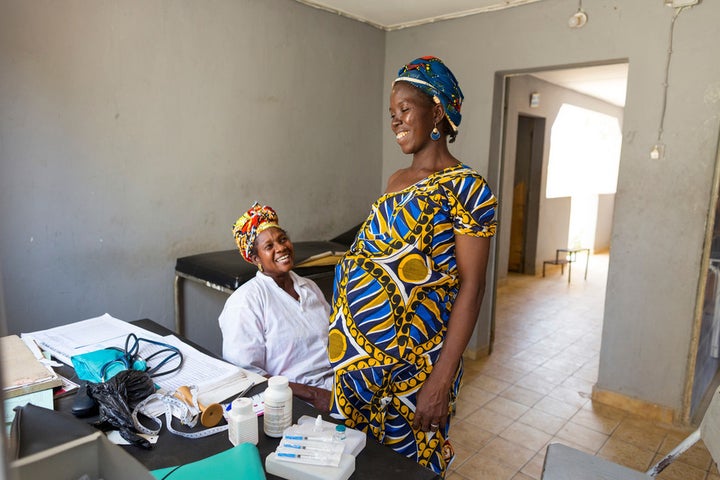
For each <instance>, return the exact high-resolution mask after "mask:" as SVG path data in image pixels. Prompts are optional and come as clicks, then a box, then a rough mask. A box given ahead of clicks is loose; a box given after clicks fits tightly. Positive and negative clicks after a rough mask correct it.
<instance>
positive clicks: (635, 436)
mask: <svg viewBox="0 0 720 480" xmlns="http://www.w3.org/2000/svg"><path fill="white" fill-rule="evenodd" d="M667 434H668V431H667V430H665V429H663V428H661V427H658V426H656V425H654V424H653V423H652V422H648V421H646V420H642V419H637V418H625V419H624V420H622V422H620V425H618V427H617V429H615V432H613V438H617V439H618V440H622V441H624V442H628V443H631V444H633V445H635V446H637V447H641V448H643V449H645V450H650V451H652V452H653V453H654V452H656V451H658V449H659V448H660V444H661V443H662V442H663V440H664V439H665V436H666V435H667Z"/></svg>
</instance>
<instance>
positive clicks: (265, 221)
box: [232, 202, 280, 263]
mask: <svg viewBox="0 0 720 480" xmlns="http://www.w3.org/2000/svg"><path fill="white" fill-rule="evenodd" d="M270 227H277V228H280V225H279V224H278V216H277V213H275V210H273V209H272V208H271V207H269V206H267V205H260V204H259V203H258V202H255V203H254V204H253V206H252V207H250V210H248V211H247V212H245V213H244V214H243V215H242V216H241V217H240V218H238V219H237V221H236V222H235V224H234V225H233V230H232V231H233V237H235V243H236V244H237V246H238V250H240V253H241V254H242V256H243V258H244V259H245V260H247V261H248V262H250V263H253V261H252V256H251V255H252V249H253V245H255V239H256V238H257V236H258V235H259V234H260V232H262V231H264V230H267V229H268V228H270Z"/></svg>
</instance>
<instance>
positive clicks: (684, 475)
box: [655, 461, 707, 480]
mask: <svg viewBox="0 0 720 480" xmlns="http://www.w3.org/2000/svg"><path fill="white" fill-rule="evenodd" d="M706 475H707V470H704V469H700V468H697V467H693V466H692V465H688V464H687V463H682V462H679V461H675V462H673V463H671V464H670V465H669V466H668V467H667V468H666V469H665V470H663V471H662V472H660V474H659V475H658V476H657V477H655V478H656V479H658V480H705V476H706Z"/></svg>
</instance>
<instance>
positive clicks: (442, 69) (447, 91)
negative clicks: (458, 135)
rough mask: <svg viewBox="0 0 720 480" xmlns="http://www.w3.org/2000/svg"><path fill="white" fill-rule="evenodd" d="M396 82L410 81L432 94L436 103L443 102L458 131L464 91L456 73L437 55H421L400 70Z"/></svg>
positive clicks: (452, 125)
mask: <svg viewBox="0 0 720 480" xmlns="http://www.w3.org/2000/svg"><path fill="white" fill-rule="evenodd" d="M396 82H408V83H411V84H413V85H415V86H416V87H417V88H419V89H420V90H422V91H423V92H425V93H427V94H428V95H430V96H431V97H432V99H433V101H434V102H435V103H442V106H443V109H444V110H445V117H447V119H448V121H449V122H450V126H451V127H452V129H453V131H454V132H457V130H458V125H460V120H462V115H460V107H461V106H462V101H463V98H464V97H463V93H462V90H460V85H458V82H457V80H456V79H455V75H453V73H452V72H451V71H450V69H449V68H448V67H446V66H445V64H444V63H443V62H442V60H440V59H439V58H437V57H420V58H416V59H415V60H413V61H412V62H410V63H408V64H407V65H404V66H403V67H402V68H401V69H400V70H398V78H396V79H395V81H394V82H393V85H395V83H396Z"/></svg>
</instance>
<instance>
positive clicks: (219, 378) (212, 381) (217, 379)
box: [22, 313, 266, 405]
mask: <svg viewBox="0 0 720 480" xmlns="http://www.w3.org/2000/svg"><path fill="white" fill-rule="evenodd" d="M131 333H134V334H135V335H136V336H137V337H138V338H145V339H149V340H153V341H157V342H163V343H166V344H168V345H172V346H174V347H177V348H178V349H180V351H181V352H182V354H183V357H184V361H183V366H182V368H180V369H179V370H178V371H176V372H174V373H171V374H168V375H163V376H159V377H156V378H154V379H153V380H154V381H155V383H156V384H157V385H158V386H159V387H160V388H161V390H164V391H166V392H173V391H175V390H177V388H178V387H181V386H193V385H194V386H196V387H197V388H198V400H199V402H200V403H204V404H205V405H209V404H211V403H220V402H222V401H223V400H226V399H228V398H230V397H232V396H233V395H237V394H238V393H240V392H242V391H244V390H245V389H247V388H248V387H250V386H252V385H258V384H260V383H262V382H264V381H265V380H266V379H265V377H263V376H261V375H258V374H256V373H254V372H249V371H247V370H245V369H242V368H240V367H238V366H236V365H232V364H230V363H227V362H225V361H223V360H220V359H217V358H214V357H212V356H210V355H206V354H204V353H202V352H200V351H198V350H197V349H195V348H193V347H191V346H190V345H188V344H186V343H185V342H183V341H181V340H180V339H179V338H177V337H176V336H174V335H167V336H160V335H157V334H154V333H152V332H150V331H149V330H145V329H144V328H140V327H137V326H135V325H133V324H131V323H128V322H125V321H123V320H119V319H117V318H114V317H112V316H110V315H108V314H107V313H106V314H105V315H102V316H100V317H96V318H91V319H88V320H83V321H80V322H76V323H71V324H68V325H63V326H60V327H55V328H51V329H48V330H41V331H37V332H33V333H23V334H22V336H23V339H24V338H26V337H28V338H31V339H32V340H33V341H35V342H36V343H37V344H38V345H39V346H40V347H41V348H42V349H43V350H45V351H47V352H49V353H50V354H51V355H52V356H54V357H55V358H57V359H58V360H60V361H61V362H63V363H65V364H67V365H72V362H71V360H70V358H71V357H72V356H74V355H78V354H81V353H87V352H92V351H95V350H100V349H103V348H108V347H116V348H120V349H124V348H125V339H126V338H127V336H128V335H129V334H131ZM162 348H163V347H161V346H157V345H153V344H150V343H147V342H142V343H141V344H140V351H139V355H140V357H143V358H146V357H148V356H150V355H151V354H153V353H154V352H156V351H158V350H161V349H162Z"/></svg>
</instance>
